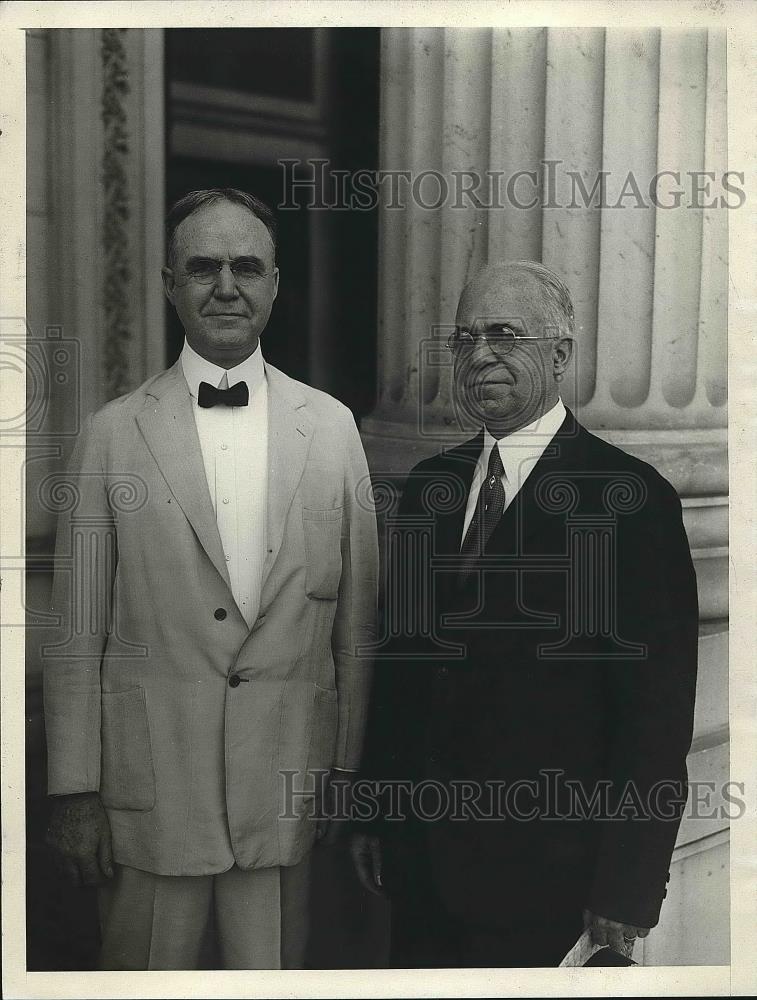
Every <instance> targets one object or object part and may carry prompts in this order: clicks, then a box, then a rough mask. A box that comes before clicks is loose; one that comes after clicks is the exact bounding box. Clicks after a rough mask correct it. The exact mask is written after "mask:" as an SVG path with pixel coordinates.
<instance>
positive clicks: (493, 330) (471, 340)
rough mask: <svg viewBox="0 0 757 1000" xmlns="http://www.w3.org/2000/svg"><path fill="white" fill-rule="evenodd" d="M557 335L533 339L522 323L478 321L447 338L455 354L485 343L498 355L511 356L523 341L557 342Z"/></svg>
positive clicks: (459, 328)
mask: <svg viewBox="0 0 757 1000" xmlns="http://www.w3.org/2000/svg"><path fill="white" fill-rule="evenodd" d="M555 339H556V334H554V333H553V334H551V335H550V336H548V337H533V336H530V335H529V334H528V333H526V332H525V326H524V325H523V324H521V323H520V321H512V320H501V319H499V320H476V321H475V323H474V324H473V326H472V327H467V326H459V325H458V326H456V327H455V328H454V330H453V331H452V333H450V335H449V337H448V338H447V347H448V348H449V349H450V351H454V352H455V353H460V352H465V351H470V350H472V349H473V347H474V346H475V345H476V344H477V343H480V342H484V343H486V344H487V345H488V347H489V348H490V349H491V350H492V351H493V352H494V353H495V354H497V355H500V356H504V355H506V354H509V353H510V351H512V349H513V348H514V347H515V346H516V344H519V343H521V342H522V341H536V340H555Z"/></svg>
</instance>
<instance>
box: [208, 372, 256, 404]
mask: <svg viewBox="0 0 757 1000" xmlns="http://www.w3.org/2000/svg"><path fill="white" fill-rule="evenodd" d="M225 378H226V376H225V375H224V379H225ZM249 401H250V391H249V389H248V388H247V383H246V382H237V384H236V385H233V386H232V387H231V388H230V389H216V387H215V386H214V385H210V383H209V382H200V388H199V391H198V393H197V405H198V406H201V407H202V408H203V409H208V408H209V407H211V406H217V405H218V404H219V403H220V404H222V405H223V406H247V404H248V403H249Z"/></svg>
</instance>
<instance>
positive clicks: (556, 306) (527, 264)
mask: <svg viewBox="0 0 757 1000" xmlns="http://www.w3.org/2000/svg"><path fill="white" fill-rule="evenodd" d="M494 266H495V267H497V266H500V265H494ZM501 266H502V267H506V268H509V269H513V270H517V271H520V272H521V273H524V274H530V275H532V276H533V277H534V278H536V280H537V281H538V282H539V284H540V285H541V286H542V289H543V291H544V300H545V309H544V313H545V317H546V320H547V323H546V325H548V326H553V327H555V328H556V330H557V332H558V335H559V336H560V337H572V336H573V333H574V330H575V313H574V311H573V300H572V298H571V296H570V290H569V289H568V286H567V285H566V284H565V282H564V281H563V280H562V278H560V276H559V275H558V274H556V273H555V272H554V271H552V270H551V269H550V268H548V267H546V266H545V265H544V264H539V263H538V262H537V261H535V260H513V261H506V262H503V264H502V265H501Z"/></svg>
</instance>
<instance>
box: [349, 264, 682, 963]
mask: <svg viewBox="0 0 757 1000" xmlns="http://www.w3.org/2000/svg"><path fill="white" fill-rule="evenodd" d="M573 326H574V320H573V308H572V304H571V299H570V293H569V291H568V289H567V288H566V286H565V285H564V283H563V282H562V281H561V279H560V278H559V277H558V276H557V275H556V274H554V272H552V271H550V270H549V269H548V268H546V267H543V266H542V265H541V264H537V263H535V262H529V261H518V262H512V263H507V264H498V265H495V264H492V265H490V266H488V267H486V268H484V269H483V270H482V271H481V272H480V273H479V274H478V275H476V276H475V277H474V278H473V280H472V281H471V282H470V283H469V284H468V285H467V286H466V288H465V289H464V291H463V293H462V296H461V298H460V303H459V306H458V311H457V325H456V327H455V331H454V333H453V334H452V335H451V337H450V341H449V345H448V346H449V347H450V348H451V350H452V351H453V363H454V388H455V393H456V399H457V402H458V405H459V407H460V409H461V411H462V412H463V413H464V414H465V416H466V417H467V419H468V420H469V421H472V422H475V423H476V424H477V425H478V427H479V428H480V430H479V432H478V433H477V434H476V435H475V436H474V437H473V438H472V439H471V440H470V441H467V442H466V443H465V444H462V445H460V446H458V447H455V448H452V449H450V450H449V451H447V452H444V453H442V454H440V455H436V456H434V457H433V458H430V459H428V460H427V461H424V462H421V463H420V464H419V465H417V466H416V467H415V468H414V469H413V470H412V471H411V473H410V475H409V478H408V481H407V484H406V488H405V491H404V493H403V496H402V501H401V505H400V511H399V517H398V518H397V523H396V525H395V526H394V530H395V531H396V532H397V534H396V537H395V543H394V544H393V546H392V550H393V551H400V552H403V551H406V552H407V553H408V555H407V557H405V558H404V559H399V560H398V562H399V565H398V566H397V567H396V568H395V572H394V573H393V574H391V575H390V579H391V580H395V581H397V582H396V584H395V586H396V587H397V588H399V587H405V588H407V589H406V590H399V589H398V590H397V591H396V592H395V593H394V594H393V595H392V597H391V599H390V600H389V601H388V602H387V603H388V606H389V607H390V608H401V607H403V606H404V605H403V601H404V598H405V595H406V594H412V595H418V596H419V597H422V596H423V595H424V594H428V595H431V597H430V599H429V600H430V601H433V603H430V604H429V606H428V607H427V609H426V611H427V616H428V619H430V620H431V621H432V622H433V627H432V628H429V629H428V630H426V631H424V632H423V633H421V631H420V630H419V629H418V628H412V629H411V628H410V627H409V623H403V622H401V621H399V622H397V621H394V622H392V623H391V629H390V630H389V634H391V635H395V636H396V640H395V641H394V642H393V643H392V644H391V645H390V646H389V647H388V648H386V649H385V659H384V661H383V662H382V663H381V664H380V666H379V667H378V668H377V673H376V691H375V695H374V698H373V710H372V712H371V720H370V722H369V729H368V738H367V742H366V753H365V762H364V769H363V775H364V777H365V778H366V779H371V780H372V781H379V780H380V781H383V782H384V783H385V787H387V788H389V787H390V785H389V783H390V782H394V783H395V784H394V787H395V788H397V787H399V786H398V785H397V783H398V782H403V781H404V782H410V783H411V784H412V785H414V787H416V788H421V787H423V785H424V783H426V787H427V789H429V790H430V792H427V796H426V800H425V805H424V801H423V799H422V798H421V797H420V795H419V796H418V797H417V798H416V799H414V800H411V801H410V803H409V805H408V804H407V802H406V803H405V805H402V804H400V805H399V806H398V805H397V804H396V799H395V802H394V805H392V802H391V800H388V799H387V803H388V804H386V803H384V804H382V812H381V820H380V821H379V822H378V823H376V824H375V827H374V828H373V829H369V830H365V829H364V830H363V831H360V830H359V831H358V832H357V833H356V835H355V836H354V838H353V853H354V856H355V859H356V863H357V867H358V873H359V875H360V877H361V880H362V882H363V884H364V885H365V886H366V887H367V888H368V889H370V890H371V891H384V892H386V893H387V894H388V895H389V896H390V898H391V900H392V904H393V907H392V951H393V957H392V963H393V964H394V965H395V966H400V967H402V966H421V967H424V966H435V965H451V966H495V967H496V966H556V965H558V964H559V962H560V960H561V959H562V958H563V956H564V955H565V954H566V952H567V951H568V950H569V949H570V948H571V946H572V945H573V944H574V943H575V942H576V940H577V938H578V936H579V934H580V933H581V932H582V930H583V928H584V926H590V927H591V929H592V931H591V932H592V935H593V936H594V939H595V941H596V942H597V943H598V944H601V945H605V944H610V945H611V946H612V947H613V948H614V949H615V950H617V951H619V952H621V953H626V954H627V953H629V952H630V951H631V949H632V948H633V942H634V940H635V939H636V937H638V936H644V935H646V934H647V933H648V931H649V928H651V927H653V926H654V925H655V924H656V923H657V920H658V917H659V912H660V906H661V904H662V900H663V898H664V896H665V892H666V890H665V886H666V880H667V878H668V866H669V864H670V858H671V854H672V851H673V847H674V844H675V839H676V833H677V830H678V826H679V823H680V820H681V815H682V812H683V807H684V803H685V800H686V755H687V752H688V749H689V745H690V742H691V736H692V725H693V714H694V695H695V687H696V660H697V632H698V611H697V591H696V581H695V576H694V569H693V566H692V562H691V556H690V553H689V548H688V543H687V539H686V533H685V531H684V527H683V522H682V517H681V503H680V501H679V499H678V497H677V495H676V492H675V490H674V489H673V487H672V486H671V485H670V484H669V483H668V482H667V481H666V480H665V479H663V477H662V476H660V475H659V473H657V472H656V470H655V469H653V468H652V467H651V466H649V465H647V464H645V463H644V462H641V461H639V460H638V459H636V458H634V457H632V456H631V455H628V454H626V453H625V452H623V451H621V450H620V449H618V448H615V447H613V446H612V445H610V444H608V443H606V442H605V441H603V440H601V439H600V438H598V437H595V436H594V435H593V434H590V433H589V432H588V431H587V430H585V429H584V428H583V427H581V426H580V424H579V423H578V422H577V421H576V419H575V418H574V417H573V415H572V414H571V412H570V411H569V410H568V409H566V407H565V406H564V404H563V402H562V400H561V398H560V391H559V390H560V383H561V381H562V379H563V375H564V373H565V371H566V369H567V367H568V365H569V363H570V361H571V358H572V354H573V344H574V341H573ZM629 336H632V333H631V332H630V331H629ZM403 539H404V540H405V541H403ZM413 556H414V557H415V559H414V561H411V558H412V557H413ZM425 620H426V616H424V614H423V611H422V610H420V609H418V608H416V609H415V616H414V621H415V622H416V623H417V622H423V621H425ZM595 795H596V796H598V798H597V799H596V800H595ZM364 798H365V794H361V796H360V799H361V801H362V800H363V799H364ZM439 803H441V807H440V805H439ZM592 803H595V804H594V805H592ZM390 807H391V808H392V809H393V812H394V815H393V816H391V815H390V814H389V808H390ZM366 815H369V814H366ZM357 825H358V826H359V824H357Z"/></svg>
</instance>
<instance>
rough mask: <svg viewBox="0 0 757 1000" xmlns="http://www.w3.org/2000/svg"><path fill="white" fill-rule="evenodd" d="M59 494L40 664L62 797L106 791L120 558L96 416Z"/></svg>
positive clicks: (53, 772) (52, 773) (53, 781)
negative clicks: (107, 696)
mask: <svg viewBox="0 0 757 1000" xmlns="http://www.w3.org/2000/svg"><path fill="white" fill-rule="evenodd" d="M55 496H56V498H57V499H58V500H60V502H61V511H60V513H59V516H58V531H57V539H56V547H55V566H54V578H53V597H52V610H53V614H54V615H55V616H56V619H57V621H58V624H57V625H56V626H55V627H54V628H53V629H51V632H50V635H49V637H48V639H47V641H46V643H45V645H44V646H43V650H42V661H43V690H44V712H45V730H46V735H47V755H48V793H49V794H50V795H63V794H69V793H74V792H89V791H98V790H99V786H100V667H101V662H102V657H103V653H104V651H105V645H106V642H107V636H108V629H109V623H110V618H111V603H112V588H113V581H114V576H115V564H116V558H117V553H116V544H115V527H114V523H113V517H112V511H111V508H110V505H109V503H108V494H107V487H106V481H105V474H104V471H103V466H102V463H101V460H100V455H99V451H98V446H97V441H96V433H95V429H94V421H93V417H92V416H91V415H90V416H89V417H88V418H87V420H86V421H85V423H84V427H83V430H82V433H81V435H80V437H79V439H78V441H77V444H76V447H75V448H74V451H73V454H72V456H71V459H70V461H69V464H68V467H67V470H66V473H65V475H64V477H63V480H62V482H61V483H59V484H58V485H57V487H56V490H55Z"/></svg>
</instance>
